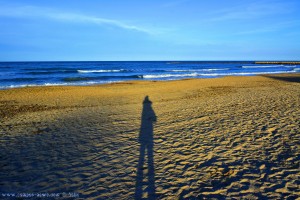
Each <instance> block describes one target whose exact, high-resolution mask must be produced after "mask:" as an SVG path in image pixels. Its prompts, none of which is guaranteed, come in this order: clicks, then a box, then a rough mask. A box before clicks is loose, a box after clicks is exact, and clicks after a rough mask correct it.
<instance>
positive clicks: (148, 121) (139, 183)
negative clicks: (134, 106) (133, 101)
mask: <svg viewBox="0 0 300 200" xmlns="http://www.w3.org/2000/svg"><path fill="white" fill-rule="evenodd" d="M156 119H157V118H156V115H155V112H154V110H153V108H152V102H151V101H150V100H149V97H148V96H146V97H145V99H144V101H143V111H142V116H141V128H140V133H139V142H140V155H139V162H138V166H137V176H136V185H135V199H136V200H137V199H155V198H156V197H155V196H156V195H155V173H154V159H153V123H155V122H156ZM145 160H147V163H146V162H145ZM144 170H145V171H146V173H145V174H144ZM144 188H145V190H143V189H144ZM143 193H148V195H147V198H143V196H144V195H143Z"/></svg>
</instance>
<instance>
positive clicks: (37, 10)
mask: <svg viewBox="0 0 300 200" xmlns="http://www.w3.org/2000/svg"><path fill="white" fill-rule="evenodd" d="M0 16H6V17H22V18H24V17H27V18H31V17H34V18H36V17H38V18H46V19H51V20H56V21H61V22H73V23H90V24H96V25H109V26H115V27H118V28H121V29H126V30H132V31H138V32H143V33H147V34H155V33H156V32H155V31H153V30H150V29H146V28H143V27H141V26H136V25H131V24H127V23H125V22H122V21H120V20H115V19H107V18H102V17H97V16H90V15H84V14H76V13H71V12H62V11H57V10H52V9H49V8H43V7H36V6H21V7H13V8H12V7H0Z"/></svg>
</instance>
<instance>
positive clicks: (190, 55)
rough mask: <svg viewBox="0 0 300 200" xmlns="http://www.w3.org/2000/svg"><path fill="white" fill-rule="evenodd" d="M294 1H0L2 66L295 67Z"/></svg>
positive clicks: (298, 40) (299, 49) (299, 15)
mask: <svg viewBox="0 0 300 200" xmlns="http://www.w3.org/2000/svg"><path fill="white" fill-rule="evenodd" d="M299 8H300V1H299V0H251V1H249V0H226V1H224V0H209V1H201V0H148V1H147V0H113V1H107V0H51V1H41V0H26V1H24V0H5V1H3V0H0V27H1V29H0V61H127V60H128V61H139V60H141V61H142V60H147V61H155V60H158V61H159V60H200V61H201V60H300V12H299Z"/></svg>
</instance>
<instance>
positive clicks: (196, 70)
mask: <svg viewBox="0 0 300 200" xmlns="http://www.w3.org/2000/svg"><path fill="white" fill-rule="evenodd" d="M222 70H229V68H218V69H174V70H170V71H172V72H210V71H222Z"/></svg>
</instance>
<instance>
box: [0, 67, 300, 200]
mask: <svg viewBox="0 0 300 200" xmlns="http://www.w3.org/2000/svg"><path fill="white" fill-rule="evenodd" d="M299 85H300V74H299V73H297V74H280V75H278V74H276V75H264V76H228V77H222V78H216V79H186V80H175V81H161V82H160V81H155V82H153V81H130V82H121V83H111V84H104V85H96V86H95V85H92V86H47V87H28V88H14V89H9V90H1V91H0V140H1V143H0V147H1V151H0V157H1V160H0V165H1V166H2V169H1V171H0V177H1V179H0V184H1V191H0V192H5V193H27V192H30V193H44V192H49V193H59V192H66V193H68V192H71V193H76V194H78V195H79V198H81V199H88V198H95V199H134V198H135V197H142V198H147V197H156V198H157V199H212V198H218V199H224V198H226V197H227V198H248V199H257V198H267V199H284V198H290V199H297V198H299V197H300V190H299V187H298V186H299V181H298V180H299V179H298V177H299V176H300V170H299V169H300V168H299V166H300V161H299V159H298V158H299V156H300V148H299V145H298V144H299V142H300V136H299V130H298V129H299V120H300V119H299V113H300V99H299V94H300V87H299ZM145 188H147V189H145Z"/></svg>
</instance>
